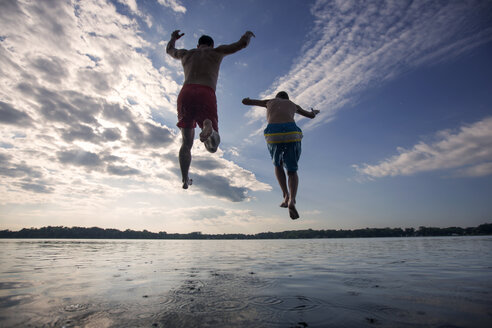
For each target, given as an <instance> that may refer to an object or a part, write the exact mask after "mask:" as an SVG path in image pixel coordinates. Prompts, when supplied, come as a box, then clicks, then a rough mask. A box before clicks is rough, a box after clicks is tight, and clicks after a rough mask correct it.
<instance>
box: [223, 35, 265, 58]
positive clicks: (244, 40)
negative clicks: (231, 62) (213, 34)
mask: <svg viewBox="0 0 492 328" xmlns="http://www.w3.org/2000/svg"><path fill="white" fill-rule="evenodd" d="M252 36H254V37H256V36H255V34H254V33H253V32H251V31H247V32H246V33H244V34H243V36H242V37H241V38H240V39H239V41H237V42H234V43H231V44H224V45H221V46H218V47H217V48H215V51H218V52H220V53H222V54H224V55H230V54H233V53H235V52H237V51H239V50H241V49H244V48H246V47H247V46H248V44H249V41H250V39H251V37H252Z"/></svg>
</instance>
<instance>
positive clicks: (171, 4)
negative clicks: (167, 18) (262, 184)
mask: <svg viewBox="0 0 492 328" xmlns="http://www.w3.org/2000/svg"><path fill="white" fill-rule="evenodd" d="M158 2H159V3H160V4H161V5H163V6H164V7H168V8H171V9H172V10H173V11H175V12H177V13H182V14H184V13H186V8H185V7H184V6H183V5H182V4H181V3H180V1H179V0H158Z"/></svg>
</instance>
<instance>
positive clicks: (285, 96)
mask: <svg viewBox="0 0 492 328" xmlns="http://www.w3.org/2000/svg"><path fill="white" fill-rule="evenodd" d="M275 98H280V99H287V100H288V99H289V95H288V94H287V92H285V91H280V92H279V93H277V95H276V96H275Z"/></svg>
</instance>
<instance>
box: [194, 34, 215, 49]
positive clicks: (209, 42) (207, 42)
mask: <svg viewBox="0 0 492 328" xmlns="http://www.w3.org/2000/svg"><path fill="white" fill-rule="evenodd" d="M201 45H204V46H208V47H212V48H213V47H214V39H212V38H211V37H209V36H208V35H202V36H201V37H200V39H198V47H199V48H200V46H201Z"/></svg>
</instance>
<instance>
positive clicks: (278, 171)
mask: <svg viewBox="0 0 492 328" xmlns="http://www.w3.org/2000/svg"><path fill="white" fill-rule="evenodd" d="M275 176H276V177H277V181H278V184H279V185H280V189H282V194H283V197H284V201H283V202H282V203H281V204H280V207H287V205H288V203H289V191H288V190H287V177H286V176H285V172H284V168H283V167H282V166H275Z"/></svg>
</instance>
